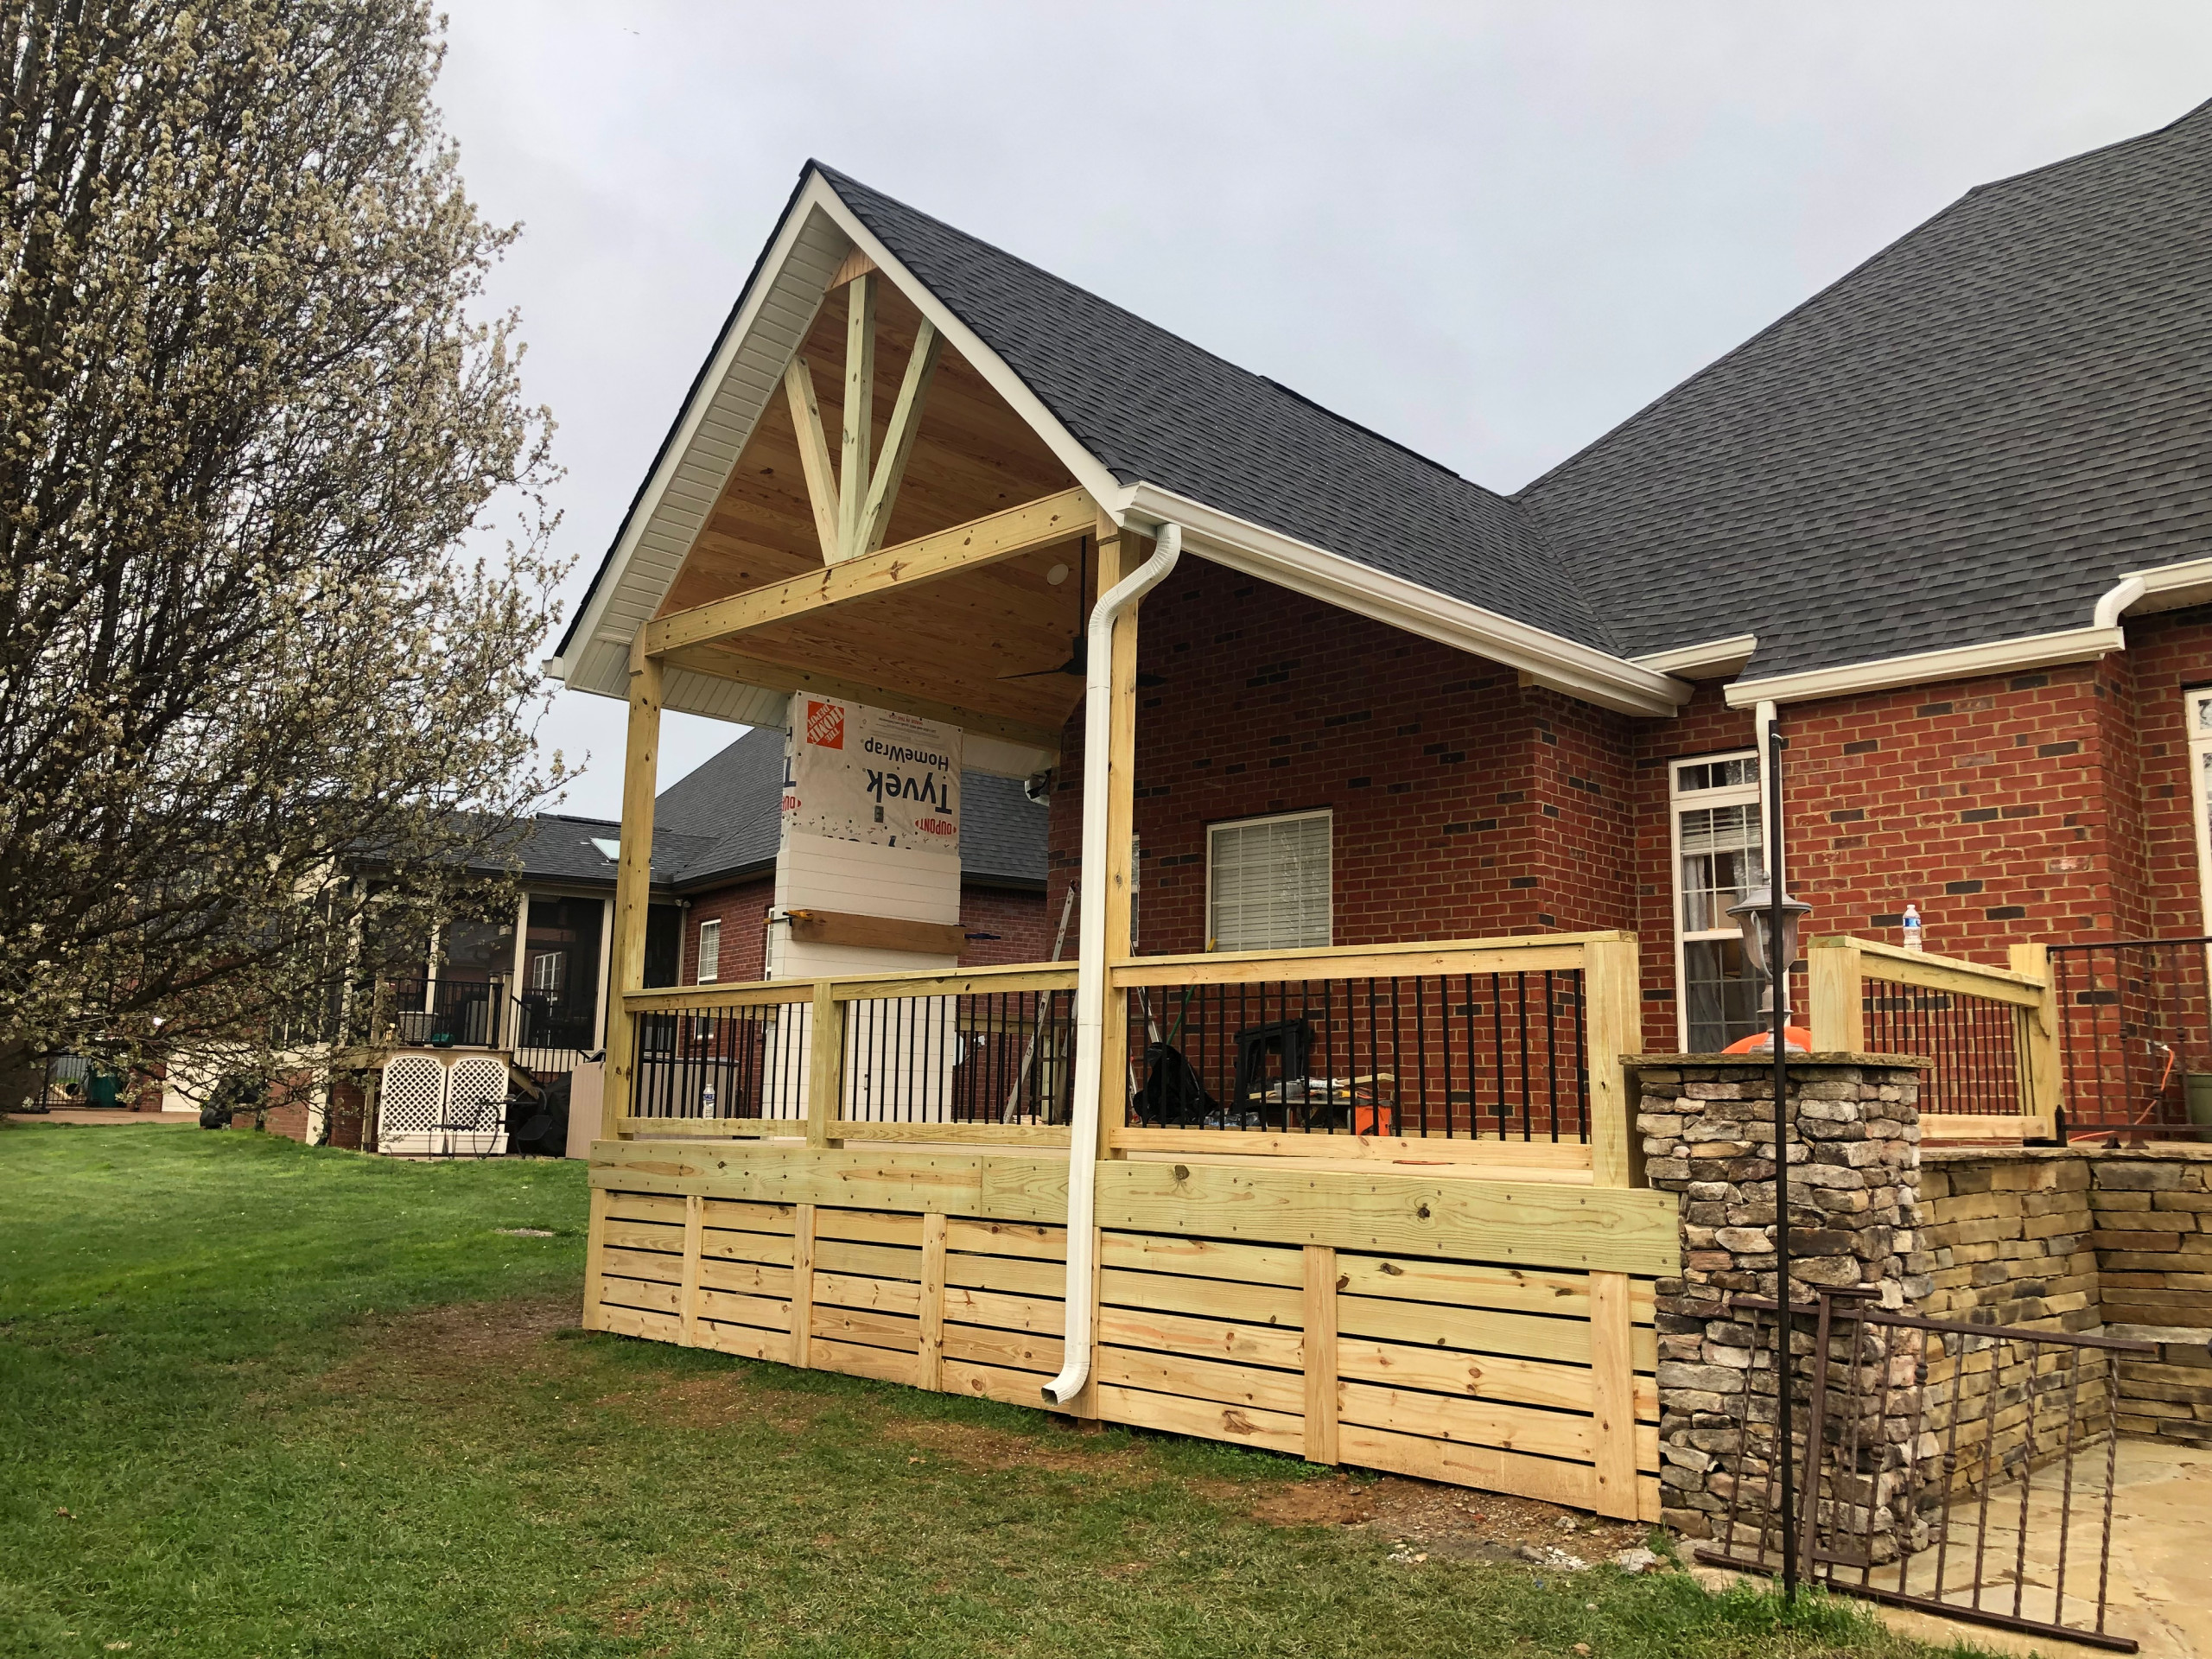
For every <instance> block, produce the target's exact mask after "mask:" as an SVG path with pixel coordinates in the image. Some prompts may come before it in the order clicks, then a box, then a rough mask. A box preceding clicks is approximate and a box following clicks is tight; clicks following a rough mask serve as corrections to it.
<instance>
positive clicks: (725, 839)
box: [517, 729, 1047, 893]
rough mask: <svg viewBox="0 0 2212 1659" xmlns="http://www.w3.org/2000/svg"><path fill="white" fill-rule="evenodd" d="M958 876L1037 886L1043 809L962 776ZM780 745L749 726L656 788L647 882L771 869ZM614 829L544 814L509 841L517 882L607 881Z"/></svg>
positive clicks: (695, 886) (687, 883)
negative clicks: (604, 846)
mask: <svg viewBox="0 0 2212 1659" xmlns="http://www.w3.org/2000/svg"><path fill="white" fill-rule="evenodd" d="M960 789H961V797H962V805H963V809H964V810H963V813H962V818H963V823H962V824H961V827H960V874H961V879H962V880H966V881H978V882H982V883H983V884H984V885H986V886H994V885H996V886H1007V887H1038V888H1042V887H1044V885H1045V835H1046V817H1047V815H1046V809H1045V808H1044V807H1043V806H1041V805H1039V804H1037V803H1036V802H1034V801H1032V800H1031V799H1030V798H1028V796H1027V794H1026V793H1025V792H1024V791H1023V789H1022V786H1021V785H1020V783H1018V782H1016V781H1015V780H1014V779H1009V778H992V777H987V776H985V775H984V774H983V773H982V772H963V773H962V774H961V778H960ZM783 796H784V739H783V734H782V733H780V732H775V731H770V730H766V729H755V730H753V731H749V732H747V733H746V734H744V735H743V736H742V737H740V738H739V739H738V740H737V741H735V742H734V743H732V744H730V745H728V747H726V748H724V749H722V750H721V751H720V752H719V753H716V754H715V756H714V757H713V758H712V759H710V760H707V761H706V762H704V763H703V764H702V765H701V766H698V767H696V769H694V770H693V771H691V772H688V773H686V774H685V775H684V776H683V777H682V778H680V779H677V781H676V782H675V783H673V784H671V785H669V786H668V787H667V788H666V789H664V790H663V791H661V792H660V794H659V796H658V798H656V799H655V800H654V803H653V875H652V880H653V886H654V887H655V888H656V889H660V890H666V891H671V892H675V893H693V892H697V891H699V890H700V889H702V888H705V887H715V886H717V885H719V884H720V883H721V882H724V881H731V880H739V879H741V878H743V877H747V876H754V875H759V874H764V873H766V872H769V871H772V870H773V869H774V868H775V865H776V844H777V841H778V839H779V836H780V835H781V825H780V822H779V820H780V817H781V813H782V809H783ZM621 833H622V827H621V825H620V824H619V823H609V822H607V820H605V819H603V818H582V817H569V816H568V815H566V814H564V813H557V812H542V813H540V814H538V815H537V817H535V818H532V819H531V821H530V822H529V823H528V824H527V825H525V826H524V829H523V832H522V834H521V836H520V837H519V838H518V843H517V852H518V856H519V858H520V860H521V865H522V870H521V874H522V876H523V878H524V880H529V879H531V878H532V877H535V878H536V879H537V880H541V881H569V882H582V883H585V884H588V885H589V886H593V887H610V888H611V887H613V885H614V861H613V859H611V858H609V857H607V855H606V854H605V853H604V852H602V851H601V849H599V847H598V846H597V844H596V843H597V842H601V841H606V842H613V841H615V840H618V839H619V838H620V836H621Z"/></svg>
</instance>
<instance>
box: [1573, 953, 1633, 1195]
mask: <svg viewBox="0 0 2212 1659" xmlns="http://www.w3.org/2000/svg"><path fill="white" fill-rule="evenodd" d="M1582 994H1583V997H1584V999H1585V1001H1586V1002H1587V1004H1588V1007H1589V1017H1588V1020H1587V1022H1586V1031H1587V1038H1586V1040H1587V1041H1588V1043H1589V1046H1590V1052H1589V1077H1590V1094H1589V1099H1588V1103H1587V1104H1588V1109H1589V1113H1590V1179H1591V1180H1592V1182H1594V1183H1595V1184H1596V1185H1599V1186H1636V1185H1640V1184H1641V1183H1640V1181H1639V1179H1638V1177H1639V1171H1640V1168H1641V1166H1642V1164H1643V1158H1642V1156H1641V1153H1642V1149H1643V1137H1642V1136H1640V1135H1637V1132H1636V1102H1635V1100H1634V1099H1633V1098H1632V1097H1631V1096H1632V1094H1633V1090H1634V1084H1632V1082H1631V1081H1630V1077H1629V1075H1628V1071H1627V1068H1626V1066H1625V1065H1624V1061H1625V1060H1626V1059H1627V1058H1629V1057H1630V1056H1631V1055H1637V1054H1641V1053H1643V988H1642V986H1641V985H1640V984H1639V982H1638V981H1637V944H1636V942H1635V941H1634V940H1632V939H1607V940H1601V941H1598V942H1596V943H1593V944H1586V945H1584V946H1583V947H1582Z"/></svg>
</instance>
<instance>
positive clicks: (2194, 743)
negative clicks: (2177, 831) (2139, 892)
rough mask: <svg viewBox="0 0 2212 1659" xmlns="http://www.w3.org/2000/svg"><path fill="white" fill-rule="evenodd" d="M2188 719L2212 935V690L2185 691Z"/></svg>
mask: <svg viewBox="0 0 2212 1659" xmlns="http://www.w3.org/2000/svg"><path fill="white" fill-rule="evenodd" d="M2182 696H2183V705H2182V706H2183V709H2186V710H2187V711H2188V717H2189V761H2190V766H2189V771H2190V804H2191V805H2193V806H2194V807H2195V808H2196V874H2197V880H2198V881H2199V883H2200V884H2201V887H2202V899H2203V905H2204V929H2205V931H2207V932H2208V933H2212V690H2195V691H2184V692H2183V693H2182Z"/></svg>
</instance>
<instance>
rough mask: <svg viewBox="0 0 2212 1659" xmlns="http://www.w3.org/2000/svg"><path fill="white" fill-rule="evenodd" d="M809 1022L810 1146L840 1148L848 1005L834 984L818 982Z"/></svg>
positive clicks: (808, 1131)
mask: <svg viewBox="0 0 2212 1659" xmlns="http://www.w3.org/2000/svg"><path fill="white" fill-rule="evenodd" d="M812 1008H813V1012H812V1014H811V1016H810V1018H809V1020H807V1039H806V1040H807V1051H806V1144H807V1145H808V1146H810V1147H829V1146H836V1145H837V1144H838V1142H837V1141H836V1140H834V1139H833V1138H832V1137H833V1136H834V1135H835V1134H836V1123H837V1117H838V1103H839V1102H840V1101H841V1100H842V1098H843V1097H844V1093H845V1005H844V1004H843V1003H842V1002H840V1001H838V1000H837V988H836V985H835V984H834V983H832V982H830V981H829V980H826V979H817V980H816V981H815V982H814V1002H813V1005H812Z"/></svg>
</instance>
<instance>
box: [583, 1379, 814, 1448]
mask: <svg viewBox="0 0 2212 1659" xmlns="http://www.w3.org/2000/svg"><path fill="white" fill-rule="evenodd" d="M601 1403H602V1404H607V1405H615V1404H620V1405H622V1406H625V1407H626V1408H630V1409H632V1410H633V1411H635V1412H637V1413H638V1414H639V1415H641V1416H643V1417H645V1418H648V1419H650V1420H651V1421H653V1422H656V1423H666V1424H668V1425H670V1426H671V1427H677V1428H721V1427H725V1426H727V1425H728V1424H731V1423H734V1422H740V1421H744V1422H754V1423H761V1424H765V1425H766V1427H770V1428H773V1429H777V1430H779V1431H780V1432H782V1433H786V1434H801V1433H805V1432H806V1431H807V1430H808V1429H810V1428H812V1427H814V1420H815V1418H816V1417H817V1416H818V1415H820V1414H821V1413H822V1411H823V1403H824V1402H818V1401H814V1400H810V1399H808V1398H807V1397H806V1396H805V1395H798V1394H787V1393H785V1392H784V1391H782V1390H781V1389H762V1388H760V1387H759V1386H758V1385H757V1384H755V1385H747V1383H743V1382H741V1381H740V1379H739V1378H738V1377H736V1376H728V1375H723V1376H684V1377H677V1378H676V1379H675V1380H674V1381H672V1382H669V1383H663V1384H662V1385H661V1386H660V1387H659V1388H658V1389H652V1391H651V1392H649V1393H641V1394H620V1395H607V1396H606V1397H605V1398H604V1399H603V1400H602V1402H601Z"/></svg>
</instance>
